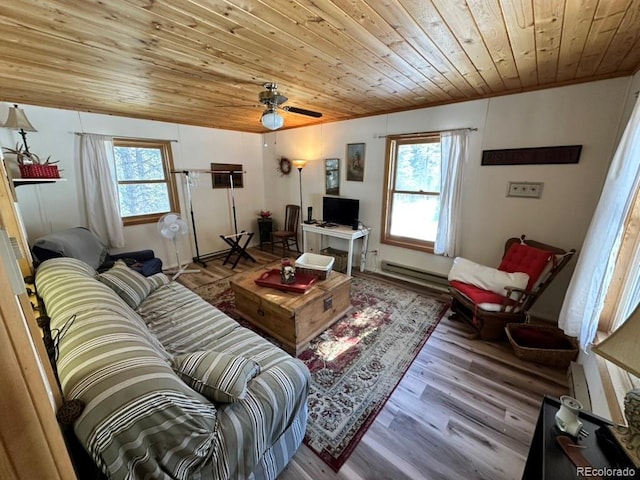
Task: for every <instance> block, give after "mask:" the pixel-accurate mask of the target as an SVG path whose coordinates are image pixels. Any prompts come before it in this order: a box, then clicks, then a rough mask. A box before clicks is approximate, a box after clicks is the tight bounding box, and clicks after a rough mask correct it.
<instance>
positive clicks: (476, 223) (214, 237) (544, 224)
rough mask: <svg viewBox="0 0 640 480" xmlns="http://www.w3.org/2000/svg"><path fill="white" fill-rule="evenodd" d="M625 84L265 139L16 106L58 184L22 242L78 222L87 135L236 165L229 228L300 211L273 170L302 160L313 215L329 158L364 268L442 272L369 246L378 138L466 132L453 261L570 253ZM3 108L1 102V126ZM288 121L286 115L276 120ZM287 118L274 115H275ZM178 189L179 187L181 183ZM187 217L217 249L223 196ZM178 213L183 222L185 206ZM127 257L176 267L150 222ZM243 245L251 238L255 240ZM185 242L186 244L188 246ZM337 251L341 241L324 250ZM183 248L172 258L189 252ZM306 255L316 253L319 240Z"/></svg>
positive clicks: (46, 191)
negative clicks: (139, 255)
mask: <svg viewBox="0 0 640 480" xmlns="http://www.w3.org/2000/svg"><path fill="white" fill-rule="evenodd" d="M632 81H633V82H634V83H637V76H636V78H635V79H631V78H629V77H625V78H617V79H611V80H604V81H600V82H593V83H587V84H580V85H574V86H568V87H562V88H555V89H547V90H541V91H536V92H529V93H522V94H516V95H509V96H503V97H495V98H490V99H485V100H476V101H469V102H464V103H457V104H452V105H446V106H440V107H434V108H428V109H420V110H412V111H408V112H402V113H395V114H390V115H381V116H375V117H368V118H362V119H356V120H351V121H345V122H336V123H330V124H324V125H318V126H313V127H306V128H298V129H292V130H283V131H279V132H274V133H269V134H265V135H263V136H260V135H256V134H247V133H238V132H232V131H223V130H214V129H207V128H200V127H191V126H184V125H176V124H170V123H162V122H151V121H145V120H138V119H131V118H122V117H113V116H107V115H97V114H89V113H80V114H79V113H77V112H71V111H65V110H59V109H50V108H42V107H34V106H28V105H21V107H23V108H24V109H25V112H26V113H27V115H28V117H29V119H30V120H31V122H32V123H33V124H34V126H35V127H36V128H37V129H38V132H37V133H29V134H28V141H29V145H30V147H31V149H32V151H34V152H36V153H38V154H40V155H44V156H47V155H51V156H52V158H53V159H54V160H59V161H60V167H61V168H62V169H63V176H64V177H65V178H67V181H66V182H64V183H63V182H61V183H57V184H54V185H36V186H21V187H19V188H18V197H19V204H20V208H21V210H22V214H23V217H24V220H25V224H26V227H27V232H28V233H29V238H30V240H31V241H33V240H34V239H35V238H37V237H38V236H40V235H42V234H46V233H48V232H50V231H54V230H57V229H60V228H64V227H67V226H72V225H78V224H83V214H82V205H81V197H80V196H79V194H78V192H79V191H80V187H81V185H80V181H79V175H78V168H77V165H75V164H74V157H75V156H74V142H75V136H74V135H73V133H71V132H75V131H85V132H95V133H104V134H109V135H124V136H132V137H148V138H164V139H175V140H179V141H178V142H176V143H173V144H172V146H173V152H174V161H175V167H176V169H178V170H180V169H190V168H200V169H207V168H209V164H210V163H211V162H224V163H226V162H229V163H242V164H243V165H244V166H245V170H246V172H247V173H246V176H245V185H246V186H245V188H243V189H236V213H237V216H238V228H239V230H242V229H246V230H250V231H255V229H256V227H255V218H256V214H257V212H258V211H259V210H261V209H268V210H271V211H272V212H274V218H275V221H276V223H278V222H282V220H283V216H284V205H285V204H287V203H296V204H297V203H299V201H300V200H299V185H300V184H299V175H298V172H297V171H296V170H295V169H294V170H293V171H292V173H291V174H290V175H288V176H281V175H280V173H279V172H278V170H277V166H278V160H279V158H280V157H281V156H286V157H288V158H290V159H295V158H303V159H306V160H309V164H308V165H307V166H306V167H305V169H304V170H303V172H302V183H303V204H304V210H303V213H306V207H307V206H309V205H311V206H313V209H314V217H316V218H321V215H322V212H321V207H322V196H323V194H324V159H325V158H333V157H337V158H340V159H341V185H340V189H341V196H344V197H348V198H358V199H360V201H361V204H360V209H361V213H360V220H361V221H362V222H363V223H364V224H365V225H367V226H370V227H372V228H373V233H372V235H371V238H370V246H369V248H370V249H371V250H374V249H377V250H379V255H378V256H377V257H374V256H372V255H370V256H369V260H368V265H367V268H368V269H369V270H377V269H378V265H379V261H380V260H382V259H388V260H392V261H396V262H398V263H403V264H408V265H413V266H416V267H418V268H423V269H426V270H432V271H438V272H442V273H446V272H448V270H449V268H450V265H451V260H450V259H448V258H443V257H440V256H435V255H429V254H424V253H420V252H415V251H412V250H406V249H402V248H398V247H392V246H388V245H381V244H380V242H379V239H380V237H379V235H380V224H381V209H382V185H383V175H384V146H385V140H384V138H380V137H381V136H383V135H386V134H394V133H406V132H416V131H432V130H444V129H451V128H461V127H474V128H477V129H478V131H477V132H472V133H471V134H470V157H469V162H468V163H467V165H466V168H465V173H464V174H465V180H464V195H463V211H462V219H463V224H464V226H463V229H462V243H461V249H462V250H461V255H462V256H465V257H467V258H470V259H472V260H474V261H477V262H481V263H484V264H488V265H497V264H498V262H499V259H500V256H501V253H502V245H503V242H504V240H505V239H506V238H507V237H509V236H513V235H520V234H522V233H525V234H527V235H528V236H529V237H531V238H535V239H537V240H540V241H543V242H547V243H551V244H554V245H558V246H560V247H564V248H576V249H578V250H579V249H580V247H581V244H582V241H583V238H584V234H585V232H586V229H587V227H588V224H589V220H590V218H591V215H592V213H593V210H594V208H595V205H596V202H597V200H598V197H599V193H600V190H601V187H602V182H603V179H604V176H605V173H606V170H607V167H608V165H609V162H610V159H611V157H612V153H613V151H614V148H615V143H616V142H617V139H618V138H619V134H620V133H619V130H620V126H621V124H622V122H624V119H625V115H626V116H628V111H630V110H629V101H628V98H629V90H630V84H631V82H632ZM7 108H8V104H1V105H0V118H5V117H6V111H7ZM285 115H291V114H285ZM285 122H286V118H285ZM19 140H20V137H19V136H18V134H17V132H13V131H9V130H6V129H0V144H2V145H15V144H16V142H18V141H19ZM359 142H363V143H365V144H366V153H365V173H364V182H347V181H346V175H345V170H344V161H343V160H344V158H345V148H346V144H347V143H359ZM570 144H580V145H583V150H582V155H581V158H580V162H579V163H578V164H570V165H522V166H481V165H480V159H481V155H482V150H483V149H501V148H515V147H535V146H550V145H570ZM508 181H535V182H544V184H545V185H544V190H543V194H542V198H540V199H520V198H507V197H506V196H505V193H506V188H507V182H508ZM181 186H182V190H184V185H181ZM193 197H194V211H195V215H196V226H197V228H198V240H199V247H200V253H201V254H206V253H210V252H213V251H218V250H221V249H224V248H225V247H226V244H224V242H222V240H220V238H219V237H218V236H219V235H220V234H228V233H232V232H233V223H232V212H231V209H230V195H229V191H228V190H213V189H211V187H210V179H209V178H208V177H207V176H201V177H200V180H199V185H198V186H197V187H196V188H194V189H193ZM182 205H183V213H184V214H185V215H188V211H187V210H186V207H185V203H184V199H183V203H182ZM125 235H126V239H127V246H126V249H127V250H128V249H137V248H141V247H150V248H154V249H155V250H156V251H157V253H158V254H159V256H161V257H162V258H163V259H164V260H165V262H167V263H168V264H171V263H173V262H174V260H173V259H174V256H173V252H172V249H171V247H170V245H168V244H167V242H165V241H163V240H162V239H159V238H158V235H157V234H156V230H155V225H143V226H135V227H128V228H127V229H126V234H125ZM254 243H255V242H254ZM191 245H192V244H191ZM336 246H340V245H336ZM188 247H189V245H188V244H187V242H184V245H183V248H182V250H181V251H182V255H183V258H184V259H186V258H188V257H190V256H192V253H190V252H188ZM308 247H310V248H311V249H316V250H317V249H318V248H319V245H318V244H317V242H315V240H314V241H310V242H309V245H308ZM574 263H575V262H573V263H572V264H571V265H570V267H568V268H567V270H566V271H564V272H563V273H562V274H561V275H560V277H559V278H558V279H557V280H556V281H555V282H554V284H553V285H552V286H551V287H550V288H549V290H548V291H547V292H545V294H544V295H543V296H542V298H541V299H540V301H539V302H538V304H537V305H536V306H535V308H534V313H536V314H538V315H541V316H543V317H548V318H555V316H556V315H557V313H558V312H559V309H560V305H561V303H562V299H563V297H564V292H565V290H566V286H567V284H568V282H569V278H570V276H571V273H572V270H573V265H574Z"/></svg>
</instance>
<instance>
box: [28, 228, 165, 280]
mask: <svg viewBox="0 0 640 480" xmlns="http://www.w3.org/2000/svg"><path fill="white" fill-rule="evenodd" d="M31 250H32V252H33V255H34V256H35V258H36V259H37V260H38V261H40V262H44V261H45V260H49V259H50V258H57V257H71V258H76V259H78V260H82V261H83V262H85V263H87V264H89V265H91V266H92V267H93V268H95V269H96V270H97V271H99V272H101V271H104V270H108V269H110V268H111V267H112V266H113V264H114V263H115V262H116V260H123V261H124V262H125V263H126V264H127V265H129V267H131V268H132V269H134V270H136V271H137V272H139V273H141V274H142V275H144V276H145V277H148V276H150V275H153V274H155V273H159V272H161V271H162V260H161V259H159V258H156V257H155V254H154V252H153V250H140V251H137V252H125V253H119V254H110V253H109V250H108V249H107V247H106V246H105V245H104V244H103V243H102V242H101V241H100V239H99V238H98V237H97V236H96V235H95V234H94V233H93V232H92V231H91V230H89V229H87V228H84V227H73V228H68V229H66V230H61V231H59V232H54V233H50V234H48V235H45V236H43V237H40V238H38V239H37V240H36V241H35V242H34V244H33V247H32V248H31Z"/></svg>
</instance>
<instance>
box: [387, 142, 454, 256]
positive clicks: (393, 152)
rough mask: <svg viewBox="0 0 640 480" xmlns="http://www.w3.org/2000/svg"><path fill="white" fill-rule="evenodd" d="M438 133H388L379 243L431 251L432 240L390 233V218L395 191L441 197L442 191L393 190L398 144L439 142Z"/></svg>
mask: <svg viewBox="0 0 640 480" xmlns="http://www.w3.org/2000/svg"><path fill="white" fill-rule="evenodd" d="M440 141H441V140H440V134H438V133H429V134H420V135H389V136H387V142H386V154H385V173H384V185H383V198H382V227H381V229H380V231H381V234H380V243H383V244H386V245H394V246H397V247H403V248H408V249H411V250H418V251H422V252H428V253H433V249H434V242H431V241H426V240H418V239H416V238H411V237H403V236H399V235H392V234H391V218H392V214H393V196H394V194H395V193H408V194H412V195H424V196H437V197H438V198H440V197H441V195H442V192H441V191H440V192H422V191H419V192H416V191H409V190H406V191H405V190H395V188H394V185H395V179H396V166H397V163H396V157H397V152H398V146H400V145H412V144H416V143H440Z"/></svg>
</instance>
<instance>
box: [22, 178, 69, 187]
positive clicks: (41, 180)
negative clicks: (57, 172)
mask: <svg viewBox="0 0 640 480" xmlns="http://www.w3.org/2000/svg"><path fill="white" fill-rule="evenodd" d="M66 181H67V179H66V178H14V179H13V186H14V187H18V186H20V185H36V184H39V183H56V182H66Z"/></svg>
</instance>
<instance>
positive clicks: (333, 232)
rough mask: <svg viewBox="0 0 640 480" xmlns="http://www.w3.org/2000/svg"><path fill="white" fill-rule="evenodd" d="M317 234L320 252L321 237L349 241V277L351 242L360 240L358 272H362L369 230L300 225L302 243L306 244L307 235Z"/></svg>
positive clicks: (365, 258)
mask: <svg viewBox="0 0 640 480" xmlns="http://www.w3.org/2000/svg"><path fill="white" fill-rule="evenodd" d="M309 232H310V233H317V234H318V235H320V250H322V237H334V238H342V239H344V240H349V253H348V255H347V275H349V276H351V266H352V265H353V259H352V257H353V241H354V240H356V239H357V238H361V239H362V250H361V251H360V271H361V272H364V267H365V265H366V263H367V243H368V240H369V233H370V232H371V229H370V228H362V229H359V230H353V229H352V228H351V227H346V226H343V225H340V226H339V227H333V228H327V227H319V226H318V225H314V224H306V223H303V224H302V241H303V243H304V244H305V245H308V244H307V233H309Z"/></svg>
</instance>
